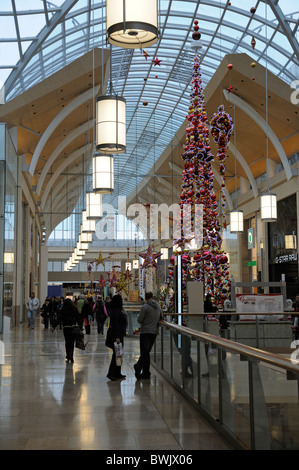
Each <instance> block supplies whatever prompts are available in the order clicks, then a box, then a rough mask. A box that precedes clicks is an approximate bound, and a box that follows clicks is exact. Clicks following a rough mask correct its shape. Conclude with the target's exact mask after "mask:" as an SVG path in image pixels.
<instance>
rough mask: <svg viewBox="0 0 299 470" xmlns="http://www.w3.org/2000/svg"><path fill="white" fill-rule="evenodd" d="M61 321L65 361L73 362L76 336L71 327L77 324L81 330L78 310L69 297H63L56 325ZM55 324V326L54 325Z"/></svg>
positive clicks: (53, 328)
mask: <svg viewBox="0 0 299 470" xmlns="http://www.w3.org/2000/svg"><path fill="white" fill-rule="evenodd" d="M60 322H61V324H62V327H63V336H64V341H65V353H66V357H65V359H66V362H68V363H71V364H73V363H74V348H75V340H76V337H75V335H74V333H73V328H74V327H75V326H79V328H80V329H81V330H82V327H83V326H82V318H81V316H80V314H79V312H78V309H77V308H76V306H75V305H74V304H73V302H72V300H71V299H65V301H64V302H63V306H62V308H61V310H60V312H59V318H58V321H57V324H56V326H57V325H59V323H60ZM56 326H55V327H56ZM55 327H52V331H54V330H55Z"/></svg>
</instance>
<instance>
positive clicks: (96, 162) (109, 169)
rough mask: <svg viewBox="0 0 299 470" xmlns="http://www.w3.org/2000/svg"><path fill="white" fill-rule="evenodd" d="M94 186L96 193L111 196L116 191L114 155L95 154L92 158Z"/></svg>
mask: <svg viewBox="0 0 299 470" xmlns="http://www.w3.org/2000/svg"><path fill="white" fill-rule="evenodd" d="M92 165H93V168H92V185H93V190H94V192H95V193H101V194H111V193H113V191H114V159H113V156H112V155H102V154H100V153H97V152H96V153H94V155H93V157H92Z"/></svg>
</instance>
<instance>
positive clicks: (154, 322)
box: [134, 292, 163, 379]
mask: <svg viewBox="0 0 299 470" xmlns="http://www.w3.org/2000/svg"><path fill="white" fill-rule="evenodd" d="M160 320H163V313H162V309H161V306H160V304H159V303H158V302H157V301H156V300H154V298H153V294H152V292H147V293H146V294H145V303H144V304H143V305H142V307H141V310H140V313H139V315H138V318H137V321H138V323H140V325H141V327H140V357H139V359H138V361H137V363H136V364H135V365H134V369H135V377H136V379H149V378H150V375H151V374H150V352H151V349H152V347H153V345H154V343H155V340H156V337H157V334H158V323H159V321H160Z"/></svg>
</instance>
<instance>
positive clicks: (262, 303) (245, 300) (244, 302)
mask: <svg viewBox="0 0 299 470" xmlns="http://www.w3.org/2000/svg"><path fill="white" fill-rule="evenodd" d="M236 313H237V314H239V315H240V314H243V315H242V316H241V317H240V320H254V318H255V317H254V315H246V313H254V314H256V315H257V316H258V318H260V319H261V320H265V319H267V320H268V319H269V320H272V321H277V319H281V318H283V295H282V294H237V295H236ZM268 313H275V314H277V315H269V316H267V314H268ZM244 314H245V315H244ZM279 314H280V315H279ZM266 317H267V318H266Z"/></svg>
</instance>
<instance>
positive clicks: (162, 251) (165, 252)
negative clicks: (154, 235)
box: [161, 248, 168, 259]
mask: <svg viewBox="0 0 299 470" xmlns="http://www.w3.org/2000/svg"><path fill="white" fill-rule="evenodd" d="M161 253H162V256H161V259H168V248H161Z"/></svg>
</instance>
